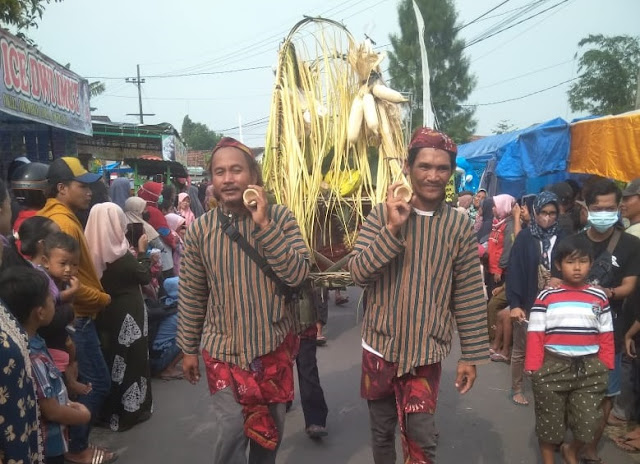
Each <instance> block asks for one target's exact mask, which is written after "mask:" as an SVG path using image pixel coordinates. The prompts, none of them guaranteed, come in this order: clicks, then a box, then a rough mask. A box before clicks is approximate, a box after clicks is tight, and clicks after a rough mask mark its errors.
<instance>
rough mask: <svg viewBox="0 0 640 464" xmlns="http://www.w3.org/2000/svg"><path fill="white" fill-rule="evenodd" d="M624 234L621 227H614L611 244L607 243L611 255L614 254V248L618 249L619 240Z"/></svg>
mask: <svg viewBox="0 0 640 464" xmlns="http://www.w3.org/2000/svg"><path fill="white" fill-rule="evenodd" d="M621 236H622V231H621V230H620V229H617V228H616V229H614V231H613V234H612V235H611V239H610V240H609V244H608V245H607V251H608V252H609V254H610V255H612V254H613V250H615V249H616V245H618V240H620V237H621Z"/></svg>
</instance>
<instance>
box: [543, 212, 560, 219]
mask: <svg viewBox="0 0 640 464" xmlns="http://www.w3.org/2000/svg"><path fill="white" fill-rule="evenodd" d="M538 216H542V217H543V218H552V217H557V216H558V212H557V211H540V212H539V213H538Z"/></svg>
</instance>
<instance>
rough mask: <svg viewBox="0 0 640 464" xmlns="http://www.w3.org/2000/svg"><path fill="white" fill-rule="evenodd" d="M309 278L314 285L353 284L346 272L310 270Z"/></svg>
mask: <svg viewBox="0 0 640 464" xmlns="http://www.w3.org/2000/svg"><path fill="white" fill-rule="evenodd" d="M309 279H310V280H311V282H312V283H313V285H315V286H316V287H326V288H344V287H351V286H353V285H354V283H353V280H352V279H351V274H350V273H348V272H312V273H310V274H309Z"/></svg>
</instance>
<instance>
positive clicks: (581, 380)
mask: <svg viewBox="0 0 640 464" xmlns="http://www.w3.org/2000/svg"><path fill="white" fill-rule="evenodd" d="M592 262H593V251H592V249H591V244H590V243H589V242H588V240H587V239H585V238H584V237H583V236H578V235H573V236H571V237H568V238H566V239H564V240H562V241H561V242H560V244H558V246H557V249H556V253H555V262H554V265H555V266H556V267H557V268H558V269H559V270H560V271H561V273H562V285H560V287H558V288H554V289H548V290H543V291H542V292H541V293H540V294H539V295H538V298H537V300H536V302H535V303H534V305H533V308H531V314H530V319H529V329H528V333H527V352H526V358H525V371H526V372H527V373H529V374H530V375H531V380H532V383H533V393H534V398H535V413H536V435H537V436H538V442H539V445H540V453H541V455H542V461H543V463H545V464H553V463H554V462H555V461H554V452H555V449H556V446H557V445H558V444H561V446H560V452H561V453H562V458H563V460H564V462H565V463H567V464H577V463H578V453H579V451H580V449H581V448H582V447H583V446H584V444H585V443H589V442H590V441H591V440H593V438H594V435H595V433H596V430H597V428H598V425H599V423H600V421H601V416H602V409H601V407H600V405H601V403H602V400H603V399H604V394H605V392H606V390H607V380H608V375H609V369H613V367H614V343H613V323H612V318H611V310H610V308H609V301H608V300H607V297H606V295H605V293H604V292H603V291H602V290H601V289H599V288H597V287H593V286H589V285H587V284H586V283H585V280H586V278H587V275H588V273H589V269H590V268H591V264H592ZM565 417H566V418H567V419H568V424H565ZM567 425H568V426H569V428H570V429H571V432H572V434H573V437H574V441H573V442H572V443H564V444H562V442H563V440H564V436H565V432H566V426H567Z"/></svg>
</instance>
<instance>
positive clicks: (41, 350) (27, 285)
mask: <svg viewBox="0 0 640 464" xmlns="http://www.w3.org/2000/svg"><path fill="white" fill-rule="evenodd" d="M0 299H2V300H3V301H4V302H5V303H6V305H7V306H8V307H9V309H10V311H11V312H12V313H13V315H14V316H15V318H16V319H17V320H18V322H19V323H20V324H21V325H22V327H23V328H24V330H25V332H27V335H28V336H29V357H30V358H31V367H32V371H33V378H34V379H35V382H36V393H37V397H38V404H39V407H40V412H41V414H42V426H43V429H44V430H45V433H44V437H45V464H63V463H64V453H65V452H67V451H68V442H67V432H66V426H68V425H82V424H87V423H88V422H89V421H90V420H91V413H90V412H89V410H88V409H87V408H86V407H85V406H84V405H82V404H80V403H74V402H72V401H69V397H68V395H67V389H66V387H65V384H64V382H63V380H62V374H61V372H60V371H59V370H58V368H57V367H56V366H55V363H54V362H53V359H52V358H51V355H50V354H49V351H48V350H47V345H46V343H45V341H44V339H43V338H42V337H40V335H38V330H39V329H41V328H42V327H45V326H47V325H49V324H50V323H51V321H52V320H53V317H54V314H55V305H54V301H53V297H52V295H51V292H50V291H49V280H48V279H47V277H46V276H45V275H44V274H43V273H42V272H40V271H37V270H35V269H30V268H29V267H15V268H13V269H11V270H10V271H5V272H4V273H3V274H2V276H0ZM16 432H17V433H22V432H20V431H16Z"/></svg>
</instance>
